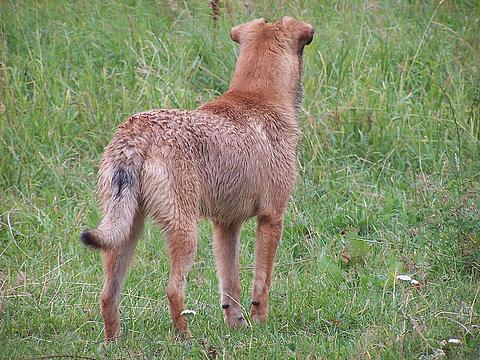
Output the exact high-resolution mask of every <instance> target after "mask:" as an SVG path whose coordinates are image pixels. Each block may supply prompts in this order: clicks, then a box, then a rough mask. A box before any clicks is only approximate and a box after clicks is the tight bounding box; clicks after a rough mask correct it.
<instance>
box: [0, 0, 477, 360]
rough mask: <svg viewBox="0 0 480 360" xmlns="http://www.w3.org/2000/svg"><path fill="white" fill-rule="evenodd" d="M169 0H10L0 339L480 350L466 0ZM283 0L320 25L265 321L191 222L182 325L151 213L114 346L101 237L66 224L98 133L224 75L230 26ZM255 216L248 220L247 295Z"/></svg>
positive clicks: (279, 354)
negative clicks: (193, 249)
mask: <svg viewBox="0 0 480 360" xmlns="http://www.w3.org/2000/svg"><path fill="white" fill-rule="evenodd" d="M170 3H173V2H170V1H169V2H165V1H158V2H156V3H154V2H137V3H130V2H107V3H106V2H101V1H91V2H49V3H46V4H28V5H21V4H18V3H16V2H11V1H7V2H4V3H2V5H1V10H2V11H1V21H0V31H1V33H0V43H1V53H0V61H1V69H0V79H1V81H0V93H1V97H0V134H1V136H0V159H1V161H0V187H1V190H2V197H1V201H0V242H1V245H2V246H1V247H0V254H1V255H0V284H1V285H0V292H1V298H0V339H1V340H0V344H1V347H0V353H1V354H2V355H3V356H5V357H27V358H30V357H39V356H64V355H65V356H67V355H68V356H73V355H75V356H84V357H87V358H89V357H91V358H97V357H106V358H110V357H132V356H144V357H192V358H195V357H200V356H202V357H209V358H216V357H234V358H264V357H269V358H287V357H288V358H290V357H299V358H307V357H311V358H316V357H325V358H347V357H367V358H369V357H373V358H420V357H423V358H429V359H434V358H438V357H440V356H441V355H442V353H443V354H446V355H447V356H450V357H451V358H456V357H463V358H468V357H470V358H475V357H476V356H477V357H478V356H479V349H478V344H479V341H480V332H479V328H478V324H479V323H480V314H479V306H478V292H479V290H478V289H479V266H480V265H479V263H480V252H479V248H480V238H479V236H480V235H479V234H480V225H479V224H480V222H479V221H478V220H479V204H480V199H479V195H478V194H479V193H480V191H479V187H480V181H479V174H480V165H479V162H478V159H479V155H480V141H479V139H480V132H479V129H480V126H479V124H480V122H479V115H478V114H479V92H480V85H479V84H480V83H479V79H480V73H479V68H478V63H479V60H480V50H479V45H478V44H479V34H480V22H479V18H478V11H479V8H478V4H477V3H476V2H474V1H463V2H453V1H443V2H438V3H430V2H401V3H399V2H396V1H388V0H385V1H377V2H365V3H363V2H340V3H339V2H336V1H324V2H322V4H320V5H319V4H317V3H316V2H308V1H304V2H286V1H267V0H266V1H261V2H248V6H245V4H244V2H238V3H236V2H230V1H225V2H220V5H221V8H220V15H219V17H218V20H217V22H216V26H215V27H214V26H213V24H212V18H211V8H210V7H209V6H208V2H207V1H197V0H195V1H189V2H188V4H187V2H174V3H176V5H175V6H174V7H173V8H172V7H170V5H171V4H170ZM169 4H170V5H169ZM284 14H289V15H293V16H297V17H300V18H303V19H305V20H306V21H309V22H311V23H313V24H314V25H315V27H316V37H315V39H314V41H313V43H312V45H310V46H309V47H308V48H307V49H306V50H305V55H304V57H305V76H304V81H303V83H304V96H305V100H304V102H303V108H302V112H301V127H302V130H303V135H302V141H301V143H300V144H299V156H298V164H299V168H300V176H299V178H298V185H297V189H296V192H295V194H294V196H293V198H292V201H291V205H290V208H289V211H288V215H287V221H286V227H285V233H284V238H283V240H282V244H281V246H280V249H279V252H278V255H277V266H276V271H275V278H274V286H273V290H272V294H271V316H270V321H269V322H268V324H266V325H264V326H253V327H252V328H249V329H246V330H242V331H230V330H228V329H227V328H226V327H225V325H224V324H223V320H222V318H221V308H220V307H219V306H218V295H217V285H216V278H215V270H214V264H213V259H212V253H211V250H210V240H209V239H210V237H211V229H210V226H209V225H208V224H206V223H202V224H201V231H200V246H199V253H198V256H197V260H196V263H195V266H194V269H193V271H192V273H191V275H190V278H189V282H188V288H187V307H188V308H190V309H194V310H196V311H197V314H196V315H195V316H194V317H193V318H192V319H191V321H190V323H191V328H192V332H193V334H194V340H193V341H191V342H183V341H181V340H179V339H177V337H176V335H175V333H174V332H173V331H172V329H171V327H170V320H169V316H168V311H167V303H166V299H165V295H164V293H165V287H166V284H167V276H168V258H167V256H166V253H165V251H164V247H163V244H162V235H161V234H160V232H159V231H158V230H157V229H156V228H155V227H153V226H147V228H146V231H145V234H144V236H143V238H142V241H141V242H140V244H139V246H138V251H137V255H136V257H135V260H134V266H133V267H132V269H131V271H130V273H129V276H128V278H127V282H126V285H125V289H124V291H123V293H122V303H121V310H122V321H123V324H122V326H123V334H124V337H123V338H122V340H121V341H120V342H119V343H117V344H104V343H103V342H102V336H103V335H102V323H101V317H100V314H99V312H98V303H99V299H98V297H99V292H100V287H101V281H102V275H101V267H100V259H99V255H98V254H95V253H93V252H89V251H88V250H86V249H84V248H83V247H82V246H81V245H80V244H79V241H78V239H77V238H78V234H79V233H80V231H81V230H82V229H83V227H84V225H85V224H93V223H95V222H96V221H97V219H98V213H97V206H96V198H95V184H96V169H97V164H98V160H99V156H100V154H101V152H102V150H103V147H104V146H105V145H106V144H107V143H108V141H109V139H110V137H111V136H112V134H113V131H114V129H115V126H116V125H117V124H119V123H120V122H121V121H122V120H123V119H124V118H125V117H126V116H127V115H129V114H132V113H135V112H138V111H142V110H146V109H150V108H156V107H179V108H194V107H196V106H197V105H198V104H200V103H201V102H203V101H206V100H208V99H210V98H212V97H214V96H216V95H217V94H220V93H222V92H223V91H225V90H226V89H227V87H228V83H229V79H230V76H231V73H232V70H233V67H234V63H235V57H236V46H235V44H234V43H233V42H231V41H230V39H229V37H228V32H229V29H230V27H231V26H233V25H235V24H238V23H240V22H242V21H244V20H247V19H250V18H254V17H261V16H262V17H266V18H268V19H270V20H271V19H273V18H279V17H281V16H282V15H284ZM254 228H255V226H254V222H251V223H249V224H247V226H246V227H245V229H244V231H243V233H242V237H243V241H242V248H241V252H242V259H241V266H242V274H241V281H242V286H243V289H244V292H243V297H242V299H243V304H244V305H247V304H248V300H249V298H248V288H249V286H250V285H251V266H252V262H253V244H254ZM402 274H408V275H410V276H412V277H413V278H415V279H416V280H417V281H418V282H419V284H418V286H412V285H411V284H409V283H406V282H401V281H398V280H397V279H396V277H397V275H402ZM450 338H456V339H459V340H460V344H453V343H448V339H450Z"/></svg>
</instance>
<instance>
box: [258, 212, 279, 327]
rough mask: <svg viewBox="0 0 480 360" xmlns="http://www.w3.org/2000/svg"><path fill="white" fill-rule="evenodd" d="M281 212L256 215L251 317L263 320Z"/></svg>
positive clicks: (266, 312) (266, 308)
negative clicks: (279, 213) (278, 213)
mask: <svg viewBox="0 0 480 360" xmlns="http://www.w3.org/2000/svg"><path fill="white" fill-rule="evenodd" d="M282 228H283V214H281V215H277V214H275V215H262V216H259V217H258V226H257V241H256V244H255V275H254V280H253V288H252V311H251V315H252V319H253V320H254V321H265V320H267V315H268V295H269V293H270V284H271V281H272V271H273V263H274V260H275V253H276V251H277V247H278V243H279V242H280V238H281V236H282Z"/></svg>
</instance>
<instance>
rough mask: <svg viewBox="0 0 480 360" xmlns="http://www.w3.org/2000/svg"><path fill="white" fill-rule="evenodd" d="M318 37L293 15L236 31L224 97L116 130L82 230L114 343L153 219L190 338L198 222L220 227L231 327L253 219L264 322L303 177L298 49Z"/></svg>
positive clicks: (256, 285) (174, 311) (256, 312)
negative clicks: (244, 232) (97, 262)
mask: <svg viewBox="0 0 480 360" xmlns="http://www.w3.org/2000/svg"><path fill="white" fill-rule="evenodd" d="M313 33H314V29H313V27H312V26H311V25H309V24H306V23H303V22H300V21H297V20H295V19H293V18H291V17H284V18H283V19H282V20H281V21H280V22H278V23H267V22H266V21H265V20H264V19H257V20H253V21H251V22H249V23H246V24H242V25H239V26H237V27H234V28H233V29H232V31H231V34H230V35H231V38H232V39H233V41H235V42H237V43H238V44H240V55H239V58H238V61H237V66H236V69H235V73H234V75H233V79H232V83H231V86H230V89H229V90H228V91H227V92H226V93H225V94H224V95H223V96H220V97H219V98H218V99H216V100H214V101H212V102H209V103H206V104H204V105H202V106H201V107H200V108H199V109H197V110H192V111H182V110H152V111H148V112H143V113H139V114H136V115H133V116H131V117H129V118H128V120H127V121H126V122H125V123H123V124H122V125H121V126H120V127H119V128H118V130H117V133H116V134H115V136H114V138H113V140H112V142H111V143H110V144H109V145H108V146H107V148H106V150H105V153H104V154H103V158H102V162H101V166H100V179H99V192H100V197H101V204H102V214H103V218H102V221H101V223H100V225H99V226H98V227H97V228H96V229H92V230H86V231H84V232H83V233H82V235H81V239H82V241H83V242H84V243H85V244H87V245H90V246H92V247H94V248H97V249H100V250H102V253H103V267H104V272H105V283H104V286H103V292H102V296H101V311H102V315H103V319H104V322H105V337H106V338H107V339H110V338H113V337H116V336H118V335H119V333H120V319H119V313H118V303H119V298H120V290H121V287H122V284H123V280H124V278H125V273H126V270H127V267H128V265H129V263H130V260H131V258H132V255H133V252H134V248H135V245H136V242H137V239H138V237H139V235H140V233H141V230H142V226H143V222H144V216H146V215H149V216H152V217H153V218H154V219H155V220H156V222H157V223H158V224H159V225H160V226H161V228H162V229H163V230H164V232H165V235H166V239H167V246H168V250H169V253H170V262H171V273H170V281H169V284H168V289H167V296H168V300H169V302H170V313H171V317H172V320H173V323H174V325H175V327H176V328H177V329H178V330H180V331H187V322H186V320H185V318H184V316H183V315H182V311H183V310H184V304H183V300H184V289H185V280H186V277H187V273H188V271H189V270H190V268H191V266H192V263H193V261H194V257H195V252H196V247H197V238H196V228H197V220H198V218H199V217H207V218H210V219H211V220H212V221H213V224H214V228H215V230H214V239H213V246H214V253H215V259H216V264H217V269H218V278H219V282H220V292H221V301H222V308H223V309H224V312H225V319H226V322H227V323H228V325H230V326H232V327H238V326H243V325H245V324H246V322H245V319H244V318H243V317H242V313H241V309H240V305H239V301H240V278H239V237H240V228H241V227H242V224H243V222H245V220H247V219H249V218H251V217H253V216H256V217H257V218H258V229H257V241H256V246H255V277H254V282H253V289H252V310H251V315H252V319H253V320H256V321H264V320H266V318H267V311H268V305H267V300H268V294H269V290H270V283H271V277H272V269H273V262H274V257H275V252H276V249H277V245H278V242H279V241H280V238H281V234H282V226H283V216H284V211H285V206H286V203H287V201H288V199H289V197H290V195H291V192H292V189H293V186H294V183H295V176H296V170H295V167H296V166H295V147H296V145H297V137H298V125H297V113H298V108H299V103H300V101H301V84H300V77H301V72H302V52H303V47H304V46H305V45H308V44H309V43H310V42H311V41H312V37H313Z"/></svg>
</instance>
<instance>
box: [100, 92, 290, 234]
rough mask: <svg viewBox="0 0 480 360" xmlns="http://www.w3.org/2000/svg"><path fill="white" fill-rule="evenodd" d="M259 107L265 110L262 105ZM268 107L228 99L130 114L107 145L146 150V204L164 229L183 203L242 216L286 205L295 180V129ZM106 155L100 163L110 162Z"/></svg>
mask: <svg viewBox="0 0 480 360" xmlns="http://www.w3.org/2000/svg"><path fill="white" fill-rule="evenodd" d="M260 108H261V110H259V109H260ZM286 121H287V120H285V118H284V116H282V115H281V114H279V113H278V112H277V111H275V110H274V109H268V107H267V108H266V107H264V106H263V107H260V106H252V103H251V102H249V103H248V104H246V103H242V101H241V100H240V101H239V100H238V99H234V100H230V101H229V104H226V103H225V102H224V101H223V99H221V100H220V101H218V102H212V103H209V104H206V105H204V106H203V107H201V108H200V109H199V110H192V111H181V110H151V111H147V112H143V113H139V114H136V115H133V116H131V117H130V118H129V119H128V120H127V121H126V122H125V123H124V124H122V125H121V126H120V128H119V130H118V133H117V134H116V136H115V137H114V139H113V140H112V143H111V144H110V145H109V147H108V148H107V153H109V152H112V151H113V149H116V148H117V147H119V148H122V151H123V152H125V150H124V149H125V147H126V144H125V137H126V136H127V134H128V138H129V139H131V141H132V144H131V147H130V148H131V153H130V155H133V153H141V154H142V157H143V158H144V159H145V160H144V162H143V163H142V165H141V177H140V179H141V183H140V194H141V198H142V201H141V204H142V205H143V206H144V207H145V211H146V212H147V213H148V214H151V215H153V216H154V217H155V218H156V219H157V220H159V222H160V223H161V225H162V226H163V227H166V228H168V227H170V226H174V225H172V224H171V222H173V221H176V220H175V219H176V218H179V215H178V214H177V215H176V214H175V211H176V210H175V208H176V207H178V206H177V205H176V204H177V203H178V202H179V201H180V202H181V203H186V204H188V206H187V207H186V209H183V210H182V211H188V212H191V213H189V214H185V215H188V216H189V217H190V216H195V215H196V216H204V217H208V218H210V219H212V220H213V221H215V222H219V223H232V222H243V221H244V220H246V219H248V218H250V217H252V216H256V215H258V214H261V213H262V211H263V210H268V209H270V208H277V207H279V206H281V205H282V204H284V203H285V202H286V200H287V198H288V196H289V195H290V193H291V190H292V187H293V184H294V181H295V145H296V141H297V132H298V130H297V128H296V126H294V125H287V124H285V122H286ZM110 159H111V157H110V156H105V157H104V161H103V163H102V168H107V167H108V166H110V164H109V162H110V161H111V160H110Z"/></svg>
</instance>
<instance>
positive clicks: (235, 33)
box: [230, 24, 245, 44]
mask: <svg viewBox="0 0 480 360" xmlns="http://www.w3.org/2000/svg"><path fill="white" fill-rule="evenodd" d="M244 25H245V24H242V25H238V26H234V27H233V28H232V30H230V38H231V39H232V40H233V41H235V42H236V43H237V44H240V39H241V37H242V29H243V28H244Z"/></svg>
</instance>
